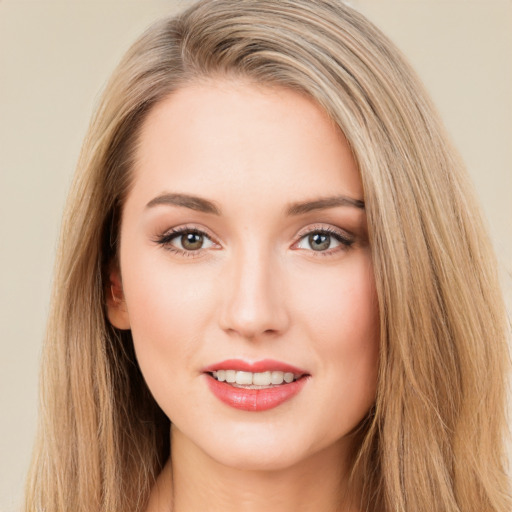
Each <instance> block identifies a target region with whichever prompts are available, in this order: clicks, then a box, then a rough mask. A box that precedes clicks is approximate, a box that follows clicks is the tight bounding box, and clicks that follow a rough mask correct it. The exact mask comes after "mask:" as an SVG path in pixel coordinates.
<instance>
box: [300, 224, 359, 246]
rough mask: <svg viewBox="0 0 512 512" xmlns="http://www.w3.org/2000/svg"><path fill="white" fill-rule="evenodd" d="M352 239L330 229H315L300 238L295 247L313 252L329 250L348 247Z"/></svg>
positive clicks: (352, 241)
mask: <svg viewBox="0 0 512 512" xmlns="http://www.w3.org/2000/svg"><path fill="white" fill-rule="evenodd" d="M353 243H354V240H352V239H351V238H349V237H348V235H344V234H342V233H340V232H338V231H334V230H331V229H326V228H322V229H315V230H314V231H310V232H309V233H307V234H305V235H304V236H302V237H301V238H300V240H299V241H298V242H297V244H296V245H295V247H296V248H297V249H306V250H310V251H315V252H331V251H332V250H335V249H338V248H339V249H343V248H348V247H350V246H351V245H352V244H353Z"/></svg>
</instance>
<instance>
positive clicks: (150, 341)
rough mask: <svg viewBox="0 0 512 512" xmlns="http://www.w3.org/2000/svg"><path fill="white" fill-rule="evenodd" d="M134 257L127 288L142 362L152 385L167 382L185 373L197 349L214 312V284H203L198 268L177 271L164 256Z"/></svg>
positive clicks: (205, 281)
mask: <svg viewBox="0 0 512 512" xmlns="http://www.w3.org/2000/svg"><path fill="white" fill-rule="evenodd" d="M127 252H128V251H127ZM128 254H130V258H129V259H127V261H126V262H125V265H124V268H123V288H124V292H125V298H126V302H127V307H128V313H129V317H130V323H131V330H132V335H133V340H134V345H135V350H136V353H137V359H138V361H139V364H140V366H141V370H142V371H143V374H144V375H145V377H146V378H147V379H148V380H150V381H154V382H158V380H161V381H162V382H166V381H169V373H165V372H168V371H169V370H172V372H173V373H175V372H176V373H180V372H183V371H184V369H185V368H187V367H188V365H187V363H189V362H190V360H191V358H192V356H193V355H194V353H195V350H196V349H197V344H198V343H199V338H198V332H199V331H200V329H201V326H202V325H203V323H204V322H205V321H206V319H207V318H209V317H210V316H211V312H212V311H213V304H212V297H214V294H212V292H211V287H212V286H213V284H212V279H211V278H210V279H201V276H198V275H197V270H196V271H195V272H193V265H190V266H188V267H187V266H185V268H183V269H172V267H171V265H169V262H168V261H167V258H166V257H165V255H164V257H162V254H159V255H158V257H154V256H153V257H152V256H151V255H150V256H147V255H145V254H144V253H143V254H137V252H136V250H132V251H131V252H128ZM163 362H165V364H162V363H163ZM160 374H161V375H160ZM148 384H150V382H149V381H148Z"/></svg>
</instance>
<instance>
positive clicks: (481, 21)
mask: <svg viewBox="0 0 512 512" xmlns="http://www.w3.org/2000/svg"><path fill="white" fill-rule="evenodd" d="M189 3H190V2H189V1H176V0H169V1H166V2H164V1H154V0H152V1H151V0H138V1H135V0H123V1H120V0H118V1H113V0H107V1H93V0H89V1H86V0H78V1H65V0H62V1H56V0H54V1H45V0H42V1H34V0H32V1H29V0H3V1H2V0H0V236H1V238H0V240H1V249H0V283H1V285H0V335H1V340H2V341H1V345H0V346H1V351H0V510H1V511H4V512H11V511H14V510H18V508H19V503H20V502H21V496H22V488H23V483H24V476H25V473H26V471H27V467H28V463H29V458H30V451H31V446H32V443H33V437H34V433H35V425H36V408H37V405H36V404H37V386H38V372H39V369H38V359H39V355H40V347H41V340H42V338H43V332H44V326H45V321H46V315H47V312H48V299H49V292H50V283H51V275H52V266H53V259H54V252H55V246H56V241H57V236H58V229H59V223H60V215H61V211H62V207H63V203H64V199H65V195H66V191H67V189H68V186H69V183H70V180H71V176H72V173H73V170H74V166H75V163H76V160H77V157H78V152H79V149H80V145H81V140H82V138H83V136H84V133H85V130H86V127H87V124H88V120H89V117H90V114H91V112H92V109H93V107H94V105H95V103H96V101H97V99H98V93H99V91H100V90H101V89H102V87H103V86H104V84H105V81H106V80H107V78H108V76H109V74H110V72H111V71H112V70H113V68H114V66H115V64H116V63H117V61H118V60H119V58H120V57H121V55H122V54H123V53H124V51H125V50H126V49H127V47H128V45H129V44H130V43H131V42H132V41H133V40H134V39H135V37H136V36H137V35H138V34H139V33H141V31H142V30H143V29H144V28H145V27H146V26H147V25H148V24H149V23H150V22H151V21H152V20H154V19H156V18H157V17H159V16H161V15H163V14H167V13H171V12H173V11H175V10H176V9H178V8H179V7H180V6H182V5H187V4H189ZM349 3H351V4H352V5H354V6H355V7H356V8H358V9H359V10H360V11H362V12H363V13H365V14H366V15H367V16H368V17H369V18H370V19H372V20H373V21H374V22H375V23H376V24H377V25H378V26H379V27H380V28H382V29H383V30H384V32H386V33H387V34H388V35H389V36H390V37H391V38H392V39H393V40H394V41H395V42H396V43H397V45H398V46H399V47H400V48H401V49H402V50H403V52H404V53H405V54H406V55H407V56H408V58H409V60H410V61H411V62H412V64H413V66H414V67H415V68H416V70H417V71H418V73H419V74H420V76H421V78H422V79H423V81H424V82H425V84H426V86H427V89H428V90H429V91H430V93H431V95H432V96H433V98H434V101H435V103H436V104H437V106H438V107H439V109H440V111H441V113H442V116H443V118H444V120H445V123H446V125H447V128H448V131H449V132H450V133H451V135H452V137H453V139H454V141H455V144H456V146H457V147H458V148H459V150H460V151H461V153H462V155H463V157H464V159H465V161H466V163H467V166H468V168H469V171H470V174H471V176H472V178H473V181H474V183H475V186H476V189H477V191H478V194H479V196H480V198H481V201H482V203H483V206H484V210H485V213H486V215H487V217H488V220H489V226H490V231H491V234H492V237H493V240H494V243H495V246H496V250H497V253H498V257H499V260H500V263H501V265H502V274H503V285H504V288H505V291H506V295H507V301H508V304H509V305H510V304H511V302H512V300H511V297H512V286H511V281H512V279H511V278H510V276H511V275H512V200H511V199H512V172H511V171H512V2H511V1H510V0H480V1H479V0H423V1H421V0H359V1H353V2H349Z"/></svg>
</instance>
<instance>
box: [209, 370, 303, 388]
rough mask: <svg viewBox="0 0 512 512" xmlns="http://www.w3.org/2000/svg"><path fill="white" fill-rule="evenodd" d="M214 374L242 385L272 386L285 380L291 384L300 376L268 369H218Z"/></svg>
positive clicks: (220, 378) (218, 377)
mask: <svg viewBox="0 0 512 512" xmlns="http://www.w3.org/2000/svg"><path fill="white" fill-rule="evenodd" d="M212 375H213V377H215V378H216V379H217V380H218V381H220V382H228V383H230V384H237V385H241V386H271V385H279V384H283V382H285V383H287V384H289V383H290V382H293V381H294V380H296V379H298V378H299V377H300V375H294V374H293V373H291V372H279V371H268V372H259V373H252V372H243V371H236V370H217V371H215V372H212Z"/></svg>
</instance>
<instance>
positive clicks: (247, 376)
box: [235, 372, 252, 385]
mask: <svg viewBox="0 0 512 512" xmlns="http://www.w3.org/2000/svg"><path fill="white" fill-rule="evenodd" d="M235 382H236V383H237V384H248V385H251V384H252V373H251V372H236V379H235Z"/></svg>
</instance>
